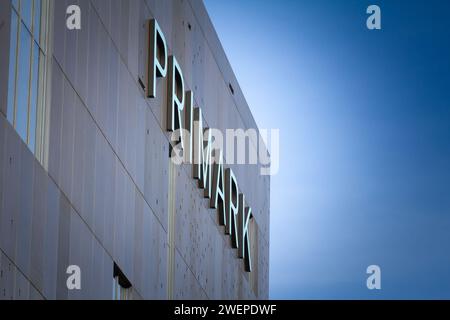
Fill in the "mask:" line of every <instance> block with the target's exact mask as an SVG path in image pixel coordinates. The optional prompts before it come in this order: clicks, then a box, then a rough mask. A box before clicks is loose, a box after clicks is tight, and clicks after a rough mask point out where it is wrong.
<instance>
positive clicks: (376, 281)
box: [367, 265, 381, 290]
mask: <svg viewBox="0 0 450 320" xmlns="http://www.w3.org/2000/svg"><path fill="white" fill-rule="evenodd" d="M367 274H370V276H369V277H368V278H367V289H369V290H373V289H377V290H380V289H381V269H380V267H379V266H376V265H371V266H368V267H367Z"/></svg>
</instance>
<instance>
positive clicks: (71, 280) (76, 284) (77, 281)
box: [66, 265, 81, 290]
mask: <svg viewBox="0 0 450 320" xmlns="http://www.w3.org/2000/svg"><path fill="white" fill-rule="evenodd" d="M66 273H67V274H70V276H69V277H68V278H67V282H66V285H67V289H69V290H75V289H76V290H81V269H80V267H79V266H75V265H72V266H69V267H67V271H66Z"/></svg>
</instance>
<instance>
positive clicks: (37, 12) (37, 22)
mask: <svg viewBox="0 0 450 320" xmlns="http://www.w3.org/2000/svg"><path fill="white" fill-rule="evenodd" d="M33 10H34V18H33V19H34V20H33V32H34V40H36V42H37V43H40V35H41V1H40V0H34V9H33Z"/></svg>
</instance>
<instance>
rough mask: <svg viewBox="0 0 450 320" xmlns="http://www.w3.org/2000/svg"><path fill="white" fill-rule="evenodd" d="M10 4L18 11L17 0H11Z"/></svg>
mask: <svg viewBox="0 0 450 320" xmlns="http://www.w3.org/2000/svg"><path fill="white" fill-rule="evenodd" d="M12 5H13V7H14V8H16V10H17V11H19V0H12Z"/></svg>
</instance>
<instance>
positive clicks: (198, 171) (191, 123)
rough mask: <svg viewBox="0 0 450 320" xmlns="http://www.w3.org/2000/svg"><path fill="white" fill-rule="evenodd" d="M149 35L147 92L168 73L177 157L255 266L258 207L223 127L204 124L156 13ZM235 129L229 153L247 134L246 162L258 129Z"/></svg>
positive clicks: (247, 261) (169, 114)
mask: <svg viewBox="0 0 450 320" xmlns="http://www.w3.org/2000/svg"><path fill="white" fill-rule="evenodd" d="M148 40H149V45H148V50H149V51H148V69H147V71H148V72H147V86H146V95H147V97H148V98H156V84H157V81H159V80H160V78H166V79H167V80H166V81H167V94H168V97H167V124H166V125H167V131H168V132H170V135H169V136H170V145H171V152H170V157H171V160H172V161H173V162H174V163H176V164H182V163H185V164H192V169H193V170H192V174H193V179H195V180H197V181H198V186H199V188H201V189H203V191H204V196H205V198H207V199H209V203H210V208H211V209H215V210H218V214H219V224H220V225H222V226H224V227H225V234H227V235H229V236H230V237H231V245H232V247H233V248H236V249H237V250H238V256H239V258H241V259H243V260H244V265H245V270H246V271H247V272H251V271H252V261H251V250H250V248H251V245H250V236H249V227H250V220H251V219H252V217H253V215H252V209H251V207H250V206H248V205H247V203H246V199H245V195H244V194H243V193H240V192H239V187H238V183H237V181H236V177H235V175H234V173H233V170H232V169H231V168H225V167H224V155H223V151H222V150H223V137H222V134H221V133H220V132H219V130H214V129H210V128H205V127H204V125H203V116H202V110H201V109H200V108H199V107H195V106H194V94H193V92H192V91H189V90H187V91H185V86H184V80H183V72H182V70H181V68H180V65H179V64H178V62H177V59H176V57H175V56H173V55H170V56H169V55H168V49H167V44H166V40H165V37H164V33H163V32H162V30H161V28H160V27H159V25H158V22H157V21H156V20H155V19H153V20H151V21H149V39H148ZM233 131H234V132H228V130H227V138H228V137H229V136H231V137H232V138H233V139H231V140H232V142H233V145H229V144H228V142H227V153H230V152H229V150H232V149H233V147H234V141H235V138H236V137H237V135H239V134H241V135H244V137H243V140H242V139H238V141H241V142H242V141H243V143H240V144H239V145H240V146H238V148H237V157H238V164H240V163H242V162H245V161H243V158H244V159H245V155H246V154H248V152H246V151H245V139H246V138H249V139H250V138H251V135H252V134H251V133H249V132H248V131H247V132H244V130H237V133H236V130H233ZM254 131H255V133H254V134H253V136H254V138H255V139H254V141H257V137H258V136H259V133H258V132H257V131H256V130H254ZM228 140H230V139H227V141H228ZM249 143H250V141H249ZM243 149H244V150H243ZM260 149H264V150H265V148H260ZM266 154H267V152H266ZM242 155H243V156H242ZM226 158H227V159H226V160H227V163H230V162H228V158H232V159H231V160H234V158H235V155H234V152H233V153H232V156H231V157H229V156H227V157H226ZM239 160H240V161H239ZM249 162H250V161H249ZM266 163H267V161H266ZM261 174H265V173H264V172H261Z"/></svg>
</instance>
